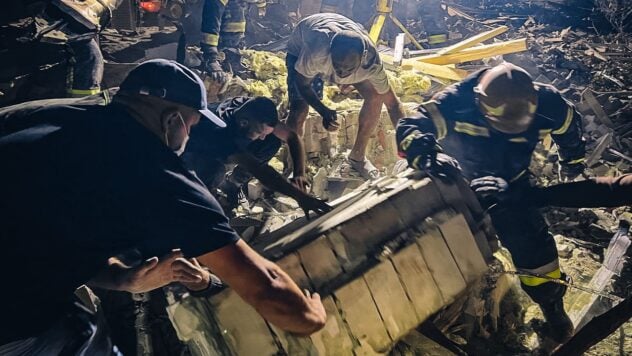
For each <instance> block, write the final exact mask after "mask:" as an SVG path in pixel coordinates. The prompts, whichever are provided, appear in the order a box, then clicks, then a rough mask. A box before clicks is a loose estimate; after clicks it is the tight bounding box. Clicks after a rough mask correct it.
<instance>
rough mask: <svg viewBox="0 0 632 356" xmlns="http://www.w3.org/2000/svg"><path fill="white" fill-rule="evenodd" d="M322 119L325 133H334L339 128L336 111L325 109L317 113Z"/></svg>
mask: <svg viewBox="0 0 632 356" xmlns="http://www.w3.org/2000/svg"><path fill="white" fill-rule="evenodd" d="M319 114H320V116H322V117H323V127H324V128H325V130H327V131H336V130H338V128H339V127H340V125H339V124H338V114H337V113H336V110H331V109H329V108H325V110H324V111H322V112H320V113H319Z"/></svg>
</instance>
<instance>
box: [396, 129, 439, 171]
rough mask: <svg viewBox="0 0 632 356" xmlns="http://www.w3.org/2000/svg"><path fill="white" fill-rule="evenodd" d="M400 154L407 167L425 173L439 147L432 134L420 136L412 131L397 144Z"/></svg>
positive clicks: (419, 133) (434, 159) (420, 134)
mask: <svg viewBox="0 0 632 356" xmlns="http://www.w3.org/2000/svg"><path fill="white" fill-rule="evenodd" d="M399 149H400V152H401V153H403V155H404V157H406V160H407V161H408V166H410V167H412V168H414V169H418V170H422V171H425V170H427V169H429V168H430V166H432V163H433V162H434V161H436V158H437V153H439V152H441V151H442V150H441V146H439V144H438V143H437V140H435V138H434V136H433V135H432V134H422V133H421V132H420V131H417V130H415V131H413V132H412V133H411V134H409V135H408V136H406V137H404V139H403V140H402V141H401V142H400V143H399Z"/></svg>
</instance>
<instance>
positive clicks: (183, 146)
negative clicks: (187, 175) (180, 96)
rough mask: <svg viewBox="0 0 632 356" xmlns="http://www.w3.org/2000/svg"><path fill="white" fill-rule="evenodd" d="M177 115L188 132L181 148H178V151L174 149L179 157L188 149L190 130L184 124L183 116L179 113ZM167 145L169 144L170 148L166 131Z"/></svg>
mask: <svg viewBox="0 0 632 356" xmlns="http://www.w3.org/2000/svg"><path fill="white" fill-rule="evenodd" d="M177 115H178V119H180V122H181V123H182V126H183V127H184V130H185V131H186V133H187V135H186V137H185V138H184V139H183V140H182V143H181V144H180V147H178V148H177V149H174V150H173V152H174V153H175V154H176V155H178V156H182V154H183V153H184V150H185V149H186V147H187V142H189V128H188V127H187V125H186V123H185V122H184V119H183V118H182V115H180V113H177ZM165 143H166V144H167V146H169V136H168V135H167V131H165Z"/></svg>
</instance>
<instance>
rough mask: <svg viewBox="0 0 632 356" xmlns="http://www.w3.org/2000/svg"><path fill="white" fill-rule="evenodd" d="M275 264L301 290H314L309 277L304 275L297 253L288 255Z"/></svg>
mask: <svg viewBox="0 0 632 356" xmlns="http://www.w3.org/2000/svg"><path fill="white" fill-rule="evenodd" d="M276 264H277V265H278V266H279V267H281V269H283V270H284V271H285V272H286V273H287V274H288V275H289V276H290V277H292V279H293V280H294V282H296V284H298V286H299V287H300V288H301V289H312V288H314V287H313V286H312V284H311V282H310V280H309V277H308V276H307V274H305V269H304V268H303V265H302V264H301V259H300V257H299V255H298V253H296V252H293V253H289V254H287V255H286V256H284V257H283V258H281V259H280V260H278V261H276Z"/></svg>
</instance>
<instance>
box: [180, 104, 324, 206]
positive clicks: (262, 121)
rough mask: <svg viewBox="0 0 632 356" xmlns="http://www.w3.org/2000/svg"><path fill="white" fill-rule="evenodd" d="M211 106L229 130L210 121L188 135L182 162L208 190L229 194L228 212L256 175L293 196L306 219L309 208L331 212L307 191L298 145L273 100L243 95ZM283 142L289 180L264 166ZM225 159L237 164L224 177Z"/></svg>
mask: <svg viewBox="0 0 632 356" xmlns="http://www.w3.org/2000/svg"><path fill="white" fill-rule="evenodd" d="M210 108H211V110H212V111H213V112H214V113H215V114H217V116H218V117H220V118H221V119H222V120H223V121H224V122H225V123H226V126H227V127H226V128H223V129H218V128H217V127H216V126H214V125H212V124H210V123H207V122H202V123H200V124H199V125H198V126H196V127H195V128H194V129H193V130H192V131H191V140H190V142H189V144H188V146H187V149H186V151H185V152H184V155H183V157H182V158H183V159H184V161H185V162H186V163H187V165H188V166H189V168H191V169H193V170H194V171H195V172H196V174H197V175H198V177H200V179H201V180H202V182H204V183H205V184H206V186H207V187H208V188H209V189H210V190H211V191H214V190H215V188H219V189H220V190H221V191H222V192H223V193H224V194H226V195H227V198H228V200H229V207H230V208H234V207H235V206H236V204H237V203H238V200H239V199H238V197H239V196H244V193H243V192H242V188H243V187H245V186H246V185H247V183H248V181H249V180H250V178H251V177H252V175H254V176H255V178H257V179H259V181H261V183H262V184H263V185H265V186H266V187H268V188H269V189H272V190H273V191H277V192H280V193H282V194H285V195H287V196H290V197H292V198H294V199H295V200H296V201H297V202H298V204H299V206H300V207H301V208H303V210H304V211H305V214H306V215H307V214H308V212H309V211H310V210H313V211H315V212H317V213H325V212H327V211H329V210H331V208H330V207H329V206H328V205H327V204H326V203H325V202H323V201H321V200H318V199H316V198H313V197H311V196H310V195H308V194H307V193H306V191H307V178H306V177H305V152H304V150H303V144H302V141H301V140H300V139H299V138H298V136H297V135H296V133H295V132H294V131H292V130H290V129H289V128H288V127H287V126H286V125H285V124H284V123H282V122H279V119H278V113H277V110H276V106H275V104H274V102H273V101H272V100H270V99H268V98H265V97H255V98H249V97H243V96H241V97H235V98H231V99H227V100H225V101H223V102H221V103H217V104H213V105H211V106H210ZM283 141H285V142H287V143H288V147H289V151H290V155H291V156H292V158H293V169H294V172H293V177H292V178H291V179H290V182H288V181H287V180H286V179H285V178H284V177H283V176H281V175H280V174H279V173H277V172H276V171H275V170H274V169H273V168H272V167H270V166H269V165H268V162H269V161H270V160H271V159H272V158H273V157H274V155H275V154H276V153H277V152H278V150H279V148H280V147H281V144H282V142H283ZM229 161H235V162H236V163H237V166H236V167H235V168H234V169H233V170H232V171H231V172H229V173H228V174H225V173H226V169H225V165H226V164H227V163H228V162H229ZM246 187H247V186H246ZM244 199H245V198H244Z"/></svg>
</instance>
